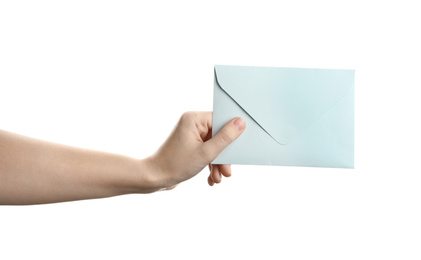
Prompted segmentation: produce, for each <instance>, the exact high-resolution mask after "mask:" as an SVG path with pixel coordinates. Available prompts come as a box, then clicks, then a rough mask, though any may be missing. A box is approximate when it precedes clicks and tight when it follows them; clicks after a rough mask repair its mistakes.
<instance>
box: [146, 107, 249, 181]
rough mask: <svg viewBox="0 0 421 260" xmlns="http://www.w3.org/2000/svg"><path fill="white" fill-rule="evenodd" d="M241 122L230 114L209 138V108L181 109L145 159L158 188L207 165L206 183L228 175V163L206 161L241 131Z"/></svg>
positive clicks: (190, 175)
mask: <svg viewBox="0 0 421 260" xmlns="http://www.w3.org/2000/svg"><path fill="white" fill-rule="evenodd" d="M245 126H246V125H245V121H244V120H243V119H241V118H233V119H232V120H231V121H229V122H228V123H227V124H226V125H225V126H224V127H223V128H222V129H221V131H219V132H218V134H216V135H215V136H214V137H213V138H212V112H186V113H184V114H183V115H182V116H181V118H180V120H179V121H178V123H177V125H176V126H175V128H174V130H173V132H172V133H171V134H170V136H169V137H168V139H167V140H166V141H165V143H164V144H163V145H162V146H161V147H160V148H159V150H158V151H157V152H156V153H155V154H154V155H152V156H150V157H148V158H147V159H145V161H147V165H148V167H149V170H150V171H153V172H151V174H152V175H153V176H154V182H155V183H156V184H157V185H158V187H159V188H160V189H172V188H174V187H175V186H176V185H177V184H179V183H180V182H183V181H185V180H188V179H190V178H192V177H193V176H195V175H196V174H198V173H199V172H200V171H201V170H203V168H205V167H206V166H207V165H209V169H210V175H209V178H208V183H209V185H211V186H213V185H214V183H220V182H221V180H222V175H223V176H225V177H230V176H231V166H230V165H217V164H214V165H212V164H210V163H211V162H212V161H213V160H214V159H215V158H216V157H217V156H218V154H219V153H220V152H221V151H222V150H223V149H224V148H225V147H227V146H228V145H229V144H230V143H231V142H233V141H234V140H235V139H237V138H238V137H239V136H240V135H241V133H242V132H243V131H244V129H245Z"/></svg>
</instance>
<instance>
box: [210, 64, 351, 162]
mask: <svg viewBox="0 0 421 260" xmlns="http://www.w3.org/2000/svg"><path fill="white" fill-rule="evenodd" d="M354 72H355V71H354V70H339V69H301V68H273V67H248V66H225V65H216V66H215V86H214V101H213V126H212V128H213V131H212V132H213V135H215V134H216V133H217V132H218V131H219V130H220V129H221V128H222V127H223V126H224V125H225V124H226V123H227V122H228V121H229V120H231V119H232V118H234V117H242V118H243V119H244V120H245V121H246V125H247V126H246V129H245V130H244V132H243V134H242V135H241V136H240V137H239V138H238V139H237V140H235V141H234V142H233V143H231V144H230V145H229V146H228V147H227V148H226V149H225V150H224V151H222V153H221V154H220V155H219V156H218V157H217V158H216V159H215V160H214V161H213V163H214V164H257V165H288V166H317V167H334V168H354Z"/></svg>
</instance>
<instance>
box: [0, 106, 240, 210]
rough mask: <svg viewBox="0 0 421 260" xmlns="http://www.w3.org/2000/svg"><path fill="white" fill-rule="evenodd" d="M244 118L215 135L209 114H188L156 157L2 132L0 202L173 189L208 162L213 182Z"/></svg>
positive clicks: (226, 168) (222, 172)
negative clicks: (217, 160) (218, 160)
mask: <svg viewBox="0 0 421 260" xmlns="http://www.w3.org/2000/svg"><path fill="white" fill-rule="evenodd" d="M244 128H245V122H244V120H243V119H241V118H234V119H232V120H231V121H229V122H228V123H227V124H226V125H225V126H224V127H223V128H222V129H221V131H219V132H218V134H216V135H215V136H214V137H213V138H211V136H212V113H211V112H186V113H184V114H183V115H182V116H181V118H180V120H179V121H178V123H177V125H176V126H175V128H174V130H173V131H172V133H171V134H170V136H169V137H168V139H167V140H166V141H165V142H164V144H163V145H162V146H161V147H160V148H159V149H158V151H156V153H154V154H153V155H151V156H149V157H147V158H144V159H135V158H130V157H127V156H123V155H118V154H112V153H106V152H100V151H92V150H87V149H81V148H76V147H70V146H65V145H60V144H55V143H50V142H45V141H41V140H37V139H33V138H29V137H25V136H21V135H17V134H13V133H10V132H6V131H2V130H0V204H3V205H31V204H44V203H54V202H64V201H73V200H82V199H94V198H104V197H111V196H117V195H123V194H130V193H151V192H156V191H160V190H169V189H173V188H174V187H176V186H177V185H178V184H179V183H181V182H183V181H186V180H188V179H190V178H192V177H194V176H195V175H196V174H198V173H199V172H201V171H202V170H203V168H205V167H206V166H209V169H210V174H209V177H208V183H209V185H211V186H213V185H214V184H215V183H220V182H221V181H222V176H225V177H230V176H231V166H230V165H212V164H210V163H211V162H212V161H213V160H214V159H215V158H216V157H217V156H218V154H219V153H220V152H221V151H222V150H223V149H224V148H225V147H227V146H228V145H229V144H230V143H231V142H233V141H234V140H235V139H236V138H238V137H239V136H240V135H241V133H242V132H243V131H244Z"/></svg>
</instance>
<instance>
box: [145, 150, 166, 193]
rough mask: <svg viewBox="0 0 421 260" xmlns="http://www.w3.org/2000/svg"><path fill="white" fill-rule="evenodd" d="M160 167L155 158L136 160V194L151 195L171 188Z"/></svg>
mask: <svg viewBox="0 0 421 260" xmlns="http://www.w3.org/2000/svg"><path fill="white" fill-rule="evenodd" d="M161 166H162V164H160V163H159V160H158V158H156V157H155V156H150V157H147V158H144V159H141V160H138V178H137V186H138V188H137V192H138V193H151V192H155V191H159V190H163V189H165V188H168V187H169V186H171V185H170V184H169V181H168V180H167V179H168V178H167V177H166V175H165V174H164V171H163V169H161V168H162V167H161Z"/></svg>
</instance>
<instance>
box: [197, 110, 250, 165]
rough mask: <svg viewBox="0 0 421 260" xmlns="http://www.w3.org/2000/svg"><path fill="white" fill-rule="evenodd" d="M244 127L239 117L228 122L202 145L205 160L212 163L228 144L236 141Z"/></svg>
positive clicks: (242, 120)
mask: <svg viewBox="0 0 421 260" xmlns="http://www.w3.org/2000/svg"><path fill="white" fill-rule="evenodd" d="M245 127H246V122H245V121H244V119H242V118H240V117H236V118H234V119H232V120H230V121H229V122H228V123H227V124H226V125H225V126H224V127H223V128H222V129H221V130H220V131H219V132H218V133H217V134H216V135H215V136H214V137H212V138H211V139H209V140H208V141H206V142H205V143H204V145H203V149H204V150H205V151H204V152H205V154H206V156H208V157H207V158H208V159H210V161H213V160H214V159H215V158H216V157H217V156H218V154H219V153H220V152H221V151H222V150H224V149H225V147H227V146H228V145H229V144H230V143H232V142H233V141H234V140H235V139H237V138H238V137H239V136H240V135H241V133H242V132H243V131H244V129H245Z"/></svg>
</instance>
